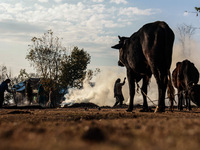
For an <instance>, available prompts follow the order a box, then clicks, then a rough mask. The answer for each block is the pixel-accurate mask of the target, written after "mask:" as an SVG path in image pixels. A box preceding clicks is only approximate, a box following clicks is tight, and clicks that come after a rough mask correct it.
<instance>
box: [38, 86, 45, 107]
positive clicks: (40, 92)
mask: <svg viewBox="0 0 200 150" xmlns="http://www.w3.org/2000/svg"><path fill="white" fill-rule="evenodd" d="M38 96H39V104H42V105H43V106H45V105H46V100H45V91H44V88H43V86H42V85H40V86H39V88H38Z"/></svg>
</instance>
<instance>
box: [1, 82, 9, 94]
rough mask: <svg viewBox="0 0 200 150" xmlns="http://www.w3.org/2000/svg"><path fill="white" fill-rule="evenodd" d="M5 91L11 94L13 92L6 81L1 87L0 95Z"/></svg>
mask: <svg viewBox="0 0 200 150" xmlns="http://www.w3.org/2000/svg"><path fill="white" fill-rule="evenodd" d="M5 90H6V91H7V92H9V93H11V91H10V90H9V89H8V83H7V82H6V81H3V82H2V83H1V85H0V93H3V92H5Z"/></svg>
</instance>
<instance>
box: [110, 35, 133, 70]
mask: <svg viewBox="0 0 200 150" xmlns="http://www.w3.org/2000/svg"><path fill="white" fill-rule="evenodd" d="M118 37H119V43H118V44H116V45H114V46H112V47H111V48H114V49H119V61H118V65H119V66H121V67H123V66H124V65H125V59H126V57H125V56H126V49H127V48H126V44H127V43H128V41H129V38H128V37H120V36H118Z"/></svg>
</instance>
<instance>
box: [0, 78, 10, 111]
mask: <svg viewBox="0 0 200 150" xmlns="http://www.w3.org/2000/svg"><path fill="white" fill-rule="evenodd" d="M5 91H7V92H9V93H11V91H10V90H9V89H8V83H7V82H6V81H3V82H2V83H1V85H0V108H2V106H3V102H4V92H5Z"/></svg>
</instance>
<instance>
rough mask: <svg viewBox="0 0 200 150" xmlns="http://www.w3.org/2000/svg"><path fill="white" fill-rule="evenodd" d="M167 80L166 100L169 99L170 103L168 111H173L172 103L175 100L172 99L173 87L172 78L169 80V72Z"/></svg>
mask: <svg viewBox="0 0 200 150" xmlns="http://www.w3.org/2000/svg"><path fill="white" fill-rule="evenodd" d="M167 79H168V82H167V95H168V98H169V101H170V110H171V111H173V109H174V101H175V98H174V93H175V90H174V87H173V85H172V78H171V73H170V70H169V71H168V77H167Z"/></svg>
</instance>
